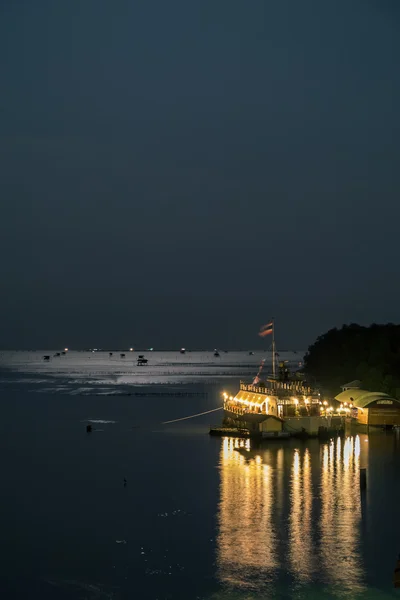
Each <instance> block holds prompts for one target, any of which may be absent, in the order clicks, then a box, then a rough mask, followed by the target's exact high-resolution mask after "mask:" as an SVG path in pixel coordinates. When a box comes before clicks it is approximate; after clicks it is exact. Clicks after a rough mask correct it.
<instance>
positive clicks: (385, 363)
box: [304, 323, 400, 398]
mask: <svg viewBox="0 0 400 600" xmlns="http://www.w3.org/2000/svg"><path fill="white" fill-rule="evenodd" d="M304 370H305V373H306V375H307V376H308V377H314V378H315V379H316V381H317V382H318V383H319V384H320V385H321V386H322V387H323V388H324V389H325V390H326V392H329V393H330V394H333V395H336V394H338V393H339V391H340V386H341V385H343V384H345V383H348V382H349V381H352V380H353V379H359V380H360V381H361V382H362V387H363V388H364V389H367V390H371V391H374V392H385V393H387V394H390V395H391V396H394V397H396V398H400V325H393V323H388V324H387V325H376V324H373V325H370V326H369V327H363V326H361V325H357V324H355V323H352V324H351V325H343V326H342V328H341V329H337V328H334V329H330V330H329V331H328V332H327V333H324V334H323V335H320V336H319V337H318V338H317V340H316V341H315V342H314V344H312V345H311V346H310V347H309V348H308V352H307V354H306V356H305V358H304Z"/></svg>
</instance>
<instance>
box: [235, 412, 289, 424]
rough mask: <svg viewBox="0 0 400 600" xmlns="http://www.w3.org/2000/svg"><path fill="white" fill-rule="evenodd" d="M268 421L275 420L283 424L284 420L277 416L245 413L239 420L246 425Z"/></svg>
mask: <svg viewBox="0 0 400 600" xmlns="http://www.w3.org/2000/svg"><path fill="white" fill-rule="evenodd" d="M267 419H275V420H276V421H281V422H282V419H280V418H279V417H276V416H275V415H265V414H263V413H244V414H243V415H240V417H238V418H237V420H238V421H245V422H246V423H263V422H264V421H266V420H267Z"/></svg>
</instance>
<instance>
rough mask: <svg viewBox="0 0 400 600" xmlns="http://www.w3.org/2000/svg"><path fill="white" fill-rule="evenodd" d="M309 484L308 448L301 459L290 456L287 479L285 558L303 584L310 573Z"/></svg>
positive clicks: (296, 452) (309, 462)
mask: <svg viewBox="0 0 400 600" xmlns="http://www.w3.org/2000/svg"><path fill="white" fill-rule="evenodd" d="M311 510H312V483H311V459H310V453H309V450H308V448H306V449H305V451H304V454H303V457H301V455H300V451H299V450H297V449H296V450H295V452H294V455H293V466H292V476H291V510H290V517H289V557H290V562H291V566H292V570H293V571H294V572H295V574H296V575H297V577H298V578H299V579H300V580H302V581H305V580H307V579H309V578H310V577H311V575H312V572H313V568H314V567H313V551H312V531H311Z"/></svg>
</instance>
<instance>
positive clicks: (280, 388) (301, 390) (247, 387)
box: [240, 381, 316, 396]
mask: <svg viewBox="0 0 400 600" xmlns="http://www.w3.org/2000/svg"><path fill="white" fill-rule="evenodd" d="M269 383H270V382H269ZM240 389H241V390H243V391H244V392H253V393H255V394H267V395H268V394H269V395H271V396H273V395H275V394H276V393H277V392H279V394H280V395H286V394H287V395H293V394H300V395H303V396H309V395H315V394H316V391H315V390H314V389H313V388H311V387H308V386H303V385H298V384H295V383H291V382H285V381H276V382H274V383H273V385H272V386H271V385H270V386H269V387H264V386H258V385H253V384H251V383H246V382H244V381H241V382H240Z"/></svg>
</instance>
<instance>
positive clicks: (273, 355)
mask: <svg viewBox="0 0 400 600" xmlns="http://www.w3.org/2000/svg"><path fill="white" fill-rule="evenodd" d="M272 377H273V378H274V379H275V319H272Z"/></svg>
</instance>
